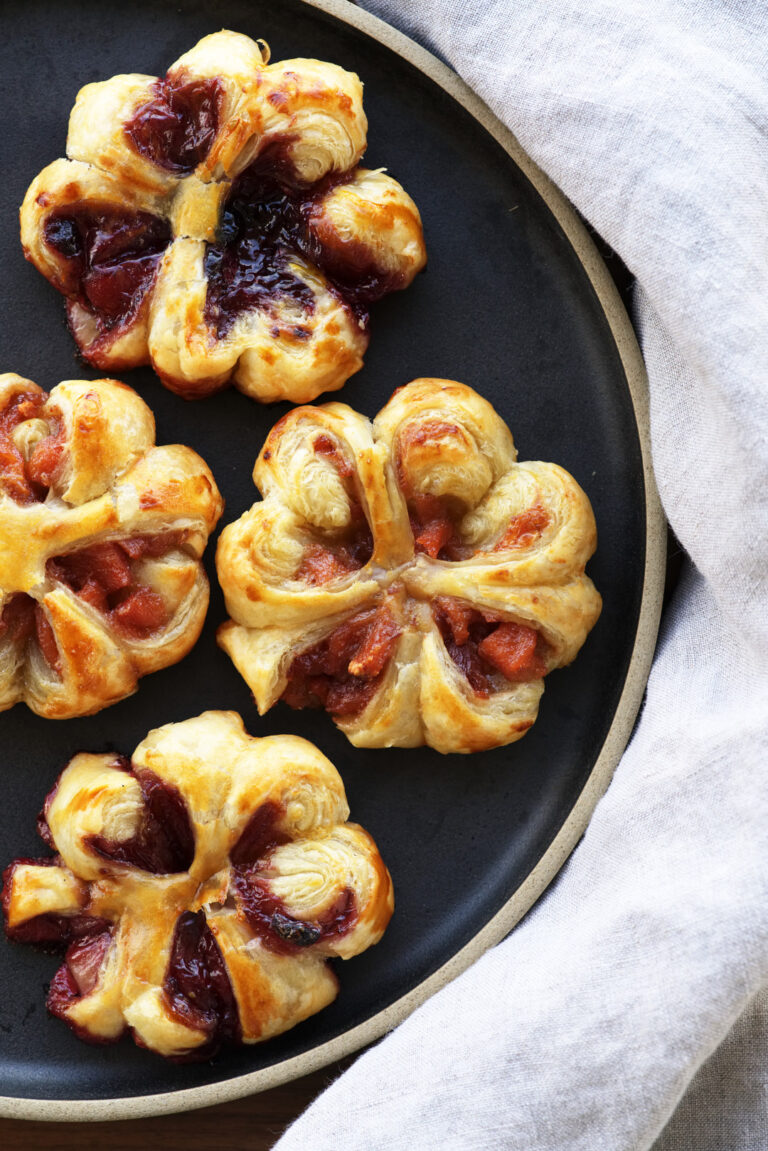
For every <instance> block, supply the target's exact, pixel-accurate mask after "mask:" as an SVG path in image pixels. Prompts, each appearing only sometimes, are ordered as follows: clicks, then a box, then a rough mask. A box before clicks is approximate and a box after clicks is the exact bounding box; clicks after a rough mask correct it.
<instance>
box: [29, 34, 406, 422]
mask: <svg viewBox="0 0 768 1151" xmlns="http://www.w3.org/2000/svg"><path fill="white" fill-rule="evenodd" d="M268 60H269V50H268V48H267V46H266V45H264V44H263V42H262V43H259V44H257V43H255V42H254V41H253V40H250V39H249V38H248V37H247V36H243V35H240V34H238V33H234V32H227V31H223V32H217V33H215V34H214V35H212V36H206V37H205V38H204V39H203V40H201V41H200V42H199V43H198V44H196V45H195V47H194V48H192V49H191V51H189V52H187V53H185V55H183V56H182V57H181V58H180V59H178V60H177V61H176V62H175V63H174V64H172V65H171V67H170V69H169V70H168V72H167V74H166V75H165V77H164V78H163V79H161V80H158V79H157V78H156V77H154V76H143V75H135V74H130V75H120V76H113V77H112V78H111V79H110V80H105V81H102V82H100V83H94V84H87V85H86V86H85V87H84V88H82V89H81V91H80V92H79V93H78V96H77V100H76V103H75V106H74V109H73V111H72V114H71V117H70V121H69V133H68V136H67V157H68V159H66V160H63V159H62V160H56V161H54V163H52V164H50V165H49V166H48V167H47V168H45V169H44V170H43V171H42V172H41V173H40V174H39V175H38V176H37V177H36V178H35V180H33V182H32V184H31V185H30V187H29V189H28V191H27V194H26V197H25V199H24V203H23V204H22V208H21V240H22V244H23V247H24V252H25V255H26V256H27V259H29V260H31V261H32V263H33V264H34V265H35V267H36V268H37V269H38V270H39V271H40V272H42V273H43V275H44V276H45V277H46V278H47V279H48V280H50V282H51V283H52V284H53V285H54V287H56V288H58V290H59V291H60V292H62V293H63V294H64V295H65V296H66V297H67V314H68V317H69V325H70V328H71V330H72V334H73V335H74V337H75V340H76V342H77V345H78V347H79V348H80V350H81V352H82V354H83V355H84V356H85V358H86V360H88V362H89V363H91V364H93V365H95V366H96V367H98V368H100V369H108V370H109V371H112V372H114V371H119V370H120V371H121V370H123V369H126V368H132V367H135V366H137V365H139V364H146V363H150V362H151V364H152V366H153V368H154V369H155V371H156V372H157V374H158V375H159V376H160V378H161V379H162V380H163V382H164V383H165V384H166V385H167V386H168V387H169V388H171V389H172V390H173V391H175V392H178V393H179V394H180V395H182V396H185V397H186V398H187V399H193V398H196V397H199V396H204V395H207V394H208V393H210V392H213V391H216V390H217V389H219V388H221V387H223V386H224V385H225V384H226V383H227V381H229V380H230V378H232V380H233V381H234V383H235V386H236V387H238V388H239V389H240V390H241V391H243V392H245V393H246V394H247V395H249V396H252V397H253V398H255V399H257V400H264V401H267V400H278V399H288V400H292V401H295V402H306V401H307V400H311V399H314V398H315V396H317V395H319V394H320V393H321V392H324V391H329V390H332V389H336V388H340V387H341V386H342V385H343V384H344V383H345V381H346V380H347V379H349V377H350V376H351V375H352V374H353V373H354V372H356V371H358V369H359V368H360V367H361V366H362V363H363V354H364V352H365V350H366V347H367V344H368V308H369V305H370V304H371V302H372V301H374V300H376V299H378V298H379V297H381V296H383V295H384V294H385V293H387V292H390V291H392V290H394V289H398V288H404V287H407V285H408V284H410V282H411V280H412V279H413V277H414V276H415V275H416V273H417V272H418V271H419V270H420V269H421V268H422V267H423V266H424V263H425V259H426V256H425V249H424V240H423V234H422V228H421V220H420V217H419V212H418V210H417V208H416V205H415V204H414V203H413V201H412V200H411V198H410V197H409V196H408V195H407V194H406V193H405V192H404V190H403V189H402V188H401V186H400V185H399V184H398V183H397V182H396V181H395V180H393V179H392V178H391V177H390V176H388V175H386V173H385V172H384V171H370V170H368V169H365V168H361V167H359V162H360V159H361V157H362V155H363V152H364V151H365V147H366V132H367V120H366V117H365V113H364V112H363V101H362V84H361V83H360V80H359V79H358V77H357V76H356V75H355V74H354V73H351V72H346V71H344V69H342V68H339V67H337V66H336V65H334V64H328V63H323V62H322V61H319V60H304V59H297V60H283V61H281V62H280V63H276V64H269V63H268Z"/></svg>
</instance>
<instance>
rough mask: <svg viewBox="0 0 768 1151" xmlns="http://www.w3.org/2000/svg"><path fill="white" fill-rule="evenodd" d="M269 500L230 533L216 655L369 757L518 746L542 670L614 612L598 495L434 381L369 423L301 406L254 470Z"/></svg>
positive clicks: (418, 383)
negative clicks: (599, 563) (321, 715)
mask: <svg viewBox="0 0 768 1151" xmlns="http://www.w3.org/2000/svg"><path fill="white" fill-rule="evenodd" d="M254 480H255V482H256V484H257V486H258V487H259V489H260V491H261V492H262V494H263V497H264V498H263V500H262V502H261V503H257V504H254V506H253V507H252V508H251V510H250V511H248V512H246V513H245V515H243V516H241V518H240V519H239V520H238V521H237V522H236V523H233V524H229V525H228V526H227V527H226V528H225V529H224V531H223V533H222V536H221V539H220V541H219V546H218V551H217V557H216V566H217V571H218V575H219V582H220V583H221V586H222V588H223V590H224V594H225V598H226V603H227V608H228V611H229V614H230V616H231V619H230V620H229V621H228V622H227V623H225V624H224V625H223V626H222V627H221V628H220V630H219V643H220V645H221V646H222V647H223V648H224V649H225V651H227V652H228V653H229V655H230V656H231V658H232V660H233V661H234V663H235V666H236V667H237V668H238V670H239V671H240V673H241V674H242V675H243V677H244V678H245V680H246V682H247V683H248V685H249V687H250V688H251V690H252V692H253V694H254V697H255V700H256V703H257V705H258V707H259V710H260V711H261V712H265V711H267V710H268V709H269V708H271V707H272V706H273V705H274V704H275V703H276V702H277V701H278V700H280V699H282V700H284V701H285V702H286V703H288V704H290V705H291V706H292V707H324V708H325V709H326V710H327V711H328V712H329V713H330V715H331V716H332V717H333V718H334V720H335V722H336V723H337V725H338V726H339V727H340V728H341V730H342V731H344V732H345V733H346V735H347V736H348V737H349V739H350V740H351V741H352V743H354V744H356V745H357V746H360V747H414V746H418V745H420V744H428V745H429V746H431V747H434V748H436V749H437V750H438V751H442V752H471V751H478V750H482V749H486V748H491V747H498V746H501V745H503V744H507V743H511V742H512V741H513V740H516V739H519V738H520V737H521V736H522V735H524V734H525V732H526V731H527V730H528V729H529V728H530V727H531V725H532V724H533V722H534V721H535V719H536V715H537V712H538V706H539V700H540V698H541V694H542V692H543V690H544V677H545V676H546V675H548V674H549V673H550V672H551V671H552V670H554V669H555V668H558V667H563V666H565V665H566V664H569V663H570V662H571V661H572V660H573V659H574V658H575V656H576V655H577V653H578V651H579V649H580V648H581V646H582V644H583V643H584V641H585V639H586V637H587V634H588V633H589V631H590V629H591V627H592V626H593V625H594V623H595V622H596V620H597V618H598V616H599V614H600V609H601V599H600V596H599V594H598V592H597V591H596V590H595V587H594V585H593V584H592V581H591V580H590V579H589V577H588V576H587V575H586V574H585V571H584V569H585V565H586V563H587V561H588V559H589V557H590V556H591V555H592V553H593V552H594V550H595V546H596V542H597V535H596V529H595V520H594V516H593V513H592V508H591V506H590V503H589V500H588V499H587V496H586V495H585V494H584V492H583V491H582V489H581V488H580V487H579V485H578V484H577V483H576V481H575V480H574V479H573V477H572V476H571V475H569V474H568V473H567V472H566V471H564V470H563V469H562V468H560V467H558V466H557V465H556V464H549V463H538V462H534V463H532V462H524V463H519V462H518V461H517V454H516V451H515V447H514V443H513V440H512V435H511V433H510V431H509V429H508V428H507V426H506V425H505V424H504V422H503V420H502V419H501V418H500V417H499V415H498V414H497V413H496V411H495V410H494V409H493V407H492V406H491V405H490V404H489V403H488V402H487V401H486V400H484V399H483V398H482V397H481V396H479V395H478V394H477V392H475V391H473V390H472V389H471V388H469V387H466V386H465V385H464V384H460V383H457V382H455V381H453V380H439V379H421V380H414V381H413V382H412V383H410V384H408V385H406V386H405V387H403V388H400V389H398V391H396V392H395V394H394V395H393V397H392V399H391V400H390V401H389V403H388V404H387V405H386V407H385V408H384V409H383V410H382V411H381V412H380V413H379V414H378V416H377V417H376V418H375V420H373V421H372V422H371V421H369V420H367V419H366V418H365V417H364V416H362V415H360V414H359V413H357V412H355V411H353V410H352V409H351V408H349V407H347V406H346V405H343V404H337V403H332V404H327V405H325V406H323V407H317V408H314V407H303V408H297V409H295V410H294V411H292V412H289V413H288V415H287V416H284V417H283V419H282V420H280V421H279V423H278V424H276V426H275V427H274V428H273V429H272V431H271V432H270V434H269V436H268V438H267V441H266V443H265V445H264V447H263V449H262V451H261V454H260V455H259V458H258V460H257V461H256V466H255V468H254Z"/></svg>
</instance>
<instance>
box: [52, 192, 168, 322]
mask: <svg viewBox="0 0 768 1151" xmlns="http://www.w3.org/2000/svg"><path fill="white" fill-rule="evenodd" d="M44 235H45V242H46V243H47V244H48V246H49V247H50V248H53V249H54V251H55V252H57V253H58V254H59V255H60V256H63V257H64V259H65V260H66V261H67V265H66V272H65V281H64V290H65V292H66V294H67V295H68V296H71V297H74V298H76V299H78V300H79V301H80V303H81V304H83V305H84V306H85V307H86V308H87V309H88V311H90V312H91V313H92V315H94V316H95V318H96V319H97V320H98V323H99V328H100V330H101V332H102V333H103V332H108V331H111V330H112V329H113V328H115V327H117V326H118V325H119V324H121V323H123V322H125V321H130V320H132V319H133V318H134V317H135V315H136V313H137V312H138V309H139V307H140V305H141V301H142V300H143V298H144V295H145V293H146V290H147V288H148V287H149V286H150V284H151V283H152V281H153V280H154V278H155V273H156V271H157V266H158V263H159V262H160V258H161V256H162V254H163V252H164V251H165V249H166V247H167V246H168V244H169V243H170V241H171V231H170V227H169V225H168V223H167V221H166V220H162V219H160V218H159V217H157V216H152V215H150V214H149V213H148V212H131V211H128V210H126V209H120V208H114V207H112V206H111V205H105V206H104V207H102V208H101V209H99V208H98V207H97V206H96V205H95V204H89V205H88V206H87V207H85V206H83V207H70V208H60V209H59V210H58V211H56V212H52V213H51V215H50V216H49V217H48V219H47V220H46V222H45V228H44Z"/></svg>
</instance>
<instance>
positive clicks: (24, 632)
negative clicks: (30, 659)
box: [0, 593, 35, 645]
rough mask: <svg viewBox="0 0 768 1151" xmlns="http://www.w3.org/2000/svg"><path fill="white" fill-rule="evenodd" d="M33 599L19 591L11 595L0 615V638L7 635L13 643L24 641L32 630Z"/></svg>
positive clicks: (18, 643) (33, 618) (17, 643)
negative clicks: (0, 615)
mask: <svg viewBox="0 0 768 1151" xmlns="http://www.w3.org/2000/svg"><path fill="white" fill-rule="evenodd" d="M34 609H35V601H34V600H33V599H32V598H31V597H30V596H28V595H24V594H23V593H19V594H18V595H15V596H12V597H11V599H9V600H8V602H7V604H6V605H5V607H4V608H3V614H2V617H0V638H4V637H5V636H7V637H8V639H9V640H10V642H11V643H12V644H14V645H20V644H23V643H26V641H27V640H28V639H29V637H30V636H31V635H32V632H33V630H34V626H35V623H34V620H35V616H34Z"/></svg>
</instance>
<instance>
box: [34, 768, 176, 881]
mask: <svg viewBox="0 0 768 1151" xmlns="http://www.w3.org/2000/svg"><path fill="white" fill-rule="evenodd" d="M119 766H120V767H121V768H122V769H123V770H124V771H132V774H133V775H134V776H135V777H136V780H137V781H138V784H139V787H140V788H141V795H142V799H143V800H144V810H143V812H142V815H141V820H140V823H139V828H138V830H137V832H136V834H135V835H134V836H133V837H132V838H131V839H126V840H123V841H121V842H120V843H115V842H113V841H111V840H109V839H107V838H106V837H105V836H103V835H92V836H90V837H89V839H88V840H87V845H88V847H89V848H91V849H92V850H93V851H95V852H96V854H97V855H100V856H101V857H102V858H103V859H108V860H110V861H111V862H112V863H125V864H127V865H129V866H130V867H138V868H139V869H140V870H141V871H149V872H150V873H151V874H152V875H171V874H174V873H175V872H180V871H188V870H189V868H190V867H191V866H192V860H193V859H194V855H195V833H194V831H193V829H192V824H191V822H190V818H189V811H188V810H187V805H186V802H185V801H184V797H183V796H182V794H181V792H180V791H179V790H178V789H177V788H175V787H174V786H173V785H172V784H170V783H168V782H166V781H165V780H162V779H159V778H158V777H157V776H156V775H155V773H154V772H153V771H149V770H148V769H147V768H136V769H132V768H131V765H130V763H129V762H128V760H122V761H119ZM46 802H47V801H46Z"/></svg>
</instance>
